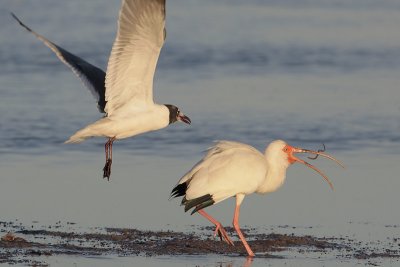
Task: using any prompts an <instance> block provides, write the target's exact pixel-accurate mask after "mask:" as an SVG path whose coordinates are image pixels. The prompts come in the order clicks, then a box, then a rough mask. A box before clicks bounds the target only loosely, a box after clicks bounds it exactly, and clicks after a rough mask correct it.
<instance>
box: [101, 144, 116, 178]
mask: <svg viewBox="0 0 400 267" xmlns="http://www.w3.org/2000/svg"><path fill="white" fill-rule="evenodd" d="M114 140H115V137H112V138H109V139H108V141H107V142H106V144H105V145H104V150H105V153H106V164H105V165H104V168H103V178H107V180H109V179H110V175H111V164H112V145H113V142H114Z"/></svg>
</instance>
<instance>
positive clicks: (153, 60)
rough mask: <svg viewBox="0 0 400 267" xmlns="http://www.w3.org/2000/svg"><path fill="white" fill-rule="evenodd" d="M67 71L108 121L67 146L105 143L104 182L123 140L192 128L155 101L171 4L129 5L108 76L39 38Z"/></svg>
mask: <svg viewBox="0 0 400 267" xmlns="http://www.w3.org/2000/svg"><path fill="white" fill-rule="evenodd" d="M11 15H12V16H13V17H14V19H16V20H17V21H18V22H19V24H20V25H21V26H22V27H24V28H25V29H26V30H28V31H29V32H31V33H32V34H34V35H35V36H36V37H37V38H38V39H39V40H41V41H42V42H43V43H44V44H45V45H46V46H48V47H49V48H50V49H51V50H52V51H53V52H54V53H55V54H56V55H57V57H58V58H59V59H60V60H61V61H62V62H63V63H64V64H65V65H67V66H68V67H69V68H70V69H71V70H72V71H73V72H74V73H75V74H76V75H77V76H78V77H79V78H80V79H81V80H82V81H83V83H84V84H85V85H86V87H87V88H88V89H89V90H90V91H91V93H92V94H93V95H94V96H95V97H96V99H97V106H98V109H99V111H100V112H102V113H105V115H104V117H102V118H101V119H99V120H98V121H96V122H94V123H91V124H89V125H87V126H86V127H84V128H83V129H81V130H79V131H77V132H76V133H75V134H73V135H72V136H71V137H70V138H69V139H68V140H67V141H66V142H65V143H80V142H83V141H84V140H85V139H87V138H90V137H105V138H107V142H106V143H105V154H106V163H105V166H104V168H103V178H107V179H109V178H110V175H111V164H112V145H113V142H114V141H115V140H117V139H123V138H127V137H131V136H136V135H138V134H142V133H146V132H150V131H155V130H159V129H162V128H164V127H167V126H168V125H169V124H172V123H174V122H176V121H181V122H184V123H187V124H190V123H191V120H190V118H189V117H187V116H186V115H184V114H183V112H182V111H181V110H180V109H179V108H178V107H176V106H175V105H170V104H165V105H160V104H157V103H154V101H153V78H154V72H155V69H156V65H157V61H158V57H159V55H160V51H161V48H162V46H163V44H164V41H165V37H166V31H165V0H123V1H122V6H121V9H120V12H119V20H118V30H117V36H116V39H115V41H114V44H113V47H112V50H111V55H110V58H109V61H108V66H107V72H106V73H105V72H104V71H103V70H101V69H100V68H98V67H96V66H93V65H92V64H90V63H88V62H87V61H85V60H83V59H82V58H80V57H78V56H76V55H74V54H72V53H70V52H68V51H67V50H65V49H63V48H61V47H60V46H58V45H56V44H55V43H53V42H51V41H49V40H48V39H46V38H45V37H43V36H41V35H39V34H38V33H36V32H34V31H33V30H32V29H30V28H29V27H28V26H26V25H25V24H24V23H22V22H21V20H19V19H18V18H17V17H16V16H15V15H14V14H11Z"/></svg>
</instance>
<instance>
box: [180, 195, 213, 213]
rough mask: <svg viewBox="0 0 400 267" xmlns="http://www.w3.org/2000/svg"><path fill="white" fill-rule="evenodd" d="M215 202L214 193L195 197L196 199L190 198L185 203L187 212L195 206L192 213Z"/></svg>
mask: <svg viewBox="0 0 400 267" xmlns="http://www.w3.org/2000/svg"><path fill="white" fill-rule="evenodd" d="M214 203H215V201H214V199H213V198H212V195H210V194H207V195H204V196H201V197H198V198H194V199H190V200H186V201H185V202H184V203H182V204H184V205H185V212H187V211H188V210H190V209H191V208H195V209H194V210H193V211H192V212H191V214H193V213H195V212H197V211H199V210H201V209H204V208H206V207H208V206H211V205H213V204H214Z"/></svg>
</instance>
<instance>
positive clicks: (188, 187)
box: [171, 140, 343, 257]
mask: <svg viewBox="0 0 400 267" xmlns="http://www.w3.org/2000/svg"><path fill="white" fill-rule="evenodd" d="M296 153H310V154H314V155H319V156H322V157H325V158H328V159H330V160H333V161H335V162H336V163H338V164H339V165H340V166H342V167H343V164H342V163H340V162H339V161H338V160H336V159H335V158H333V157H332V156H329V155H327V154H325V153H323V152H321V151H313V150H308V149H303V148H297V147H293V146H290V145H289V144H287V143H286V142H284V141H282V140H276V141H273V142H272V143H271V144H269V145H268V146H267V148H266V149H265V153H264V154H262V153H261V152H260V151H258V150H257V149H255V148H254V147H252V146H249V145H246V144H243V143H238V142H232V141H220V142H218V143H217V144H216V145H214V146H213V147H211V148H209V149H208V152H207V154H206V155H205V156H204V158H203V159H201V160H200V161H199V162H198V163H197V164H196V165H195V166H194V167H193V168H192V169H191V170H190V171H189V172H187V173H186V174H185V175H184V176H183V177H182V178H181V179H180V180H179V182H178V184H177V185H176V186H175V187H174V188H173V190H172V192H171V197H183V198H182V202H181V204H182V205H184V206H185V212H186V211H188V210H190V209H192V208H193V210H192V214H194V213H195V212H198V213H199V214H200V215H202V216H203V217H205V218H206V219H208V220H209V221H210V222H211V223H213V224H214V225H215V226H216V229H215V232H214V236H216V234H218V235H219V237H220V238H221V240H224V241H225V242H226V243H228V244H230V245H233V242H232V240H231V239H230V238H229V236H228V234H227V233H226V231H225V229H224V228H223V226H222V224H221V223H220V222H219V221H217V220H216V219H214V218H213V217H211V216H210V215H209V214H208V213H206V212H205V211H204V208H206V207H208V206H211V205H214V204H217V203H219V202H221V201H223V200H225V199H227V198H230V197H236V208H235V213H234V217H233V227H234V228H235V230H236V232H237V234H238V236H239V238H240V240H241V241H242V243H243V245H244V247H245V249H246V251H247V254H248V255H249V256H250V257H254V256H255V255H254V252H253V251H252V250H251V248H250V246H249V245H248V243H247V241H246V239H245V237H244V236H243V233H242V232H241V230H240V226H239V212H240V205H241V203H242V201H243V199H244V197H245V196H246V195H249V194H252V193H258V194H266V193H270V192H274V191H276V190H278V189H279V188H280V187H281V186H282V185H283V183H284V181H285V177H286V170H287V168H288V167H289V166H290V165H291V164H293V163H295V162H299V163H302V164H304V165H306V166H307V167H310V168H311V169H313V170H315V171H316V172H318V173H319V174H320V175H322V177H323V178H324V179H325V180H326V181H327V182H328V184H329V186H330V187H331V188H332V189H333V185H332V183H331V182H330V180H329V179H328V177H327V176H326V175H325V174H323V173H322V172H321V171H320V170H319V169H317V168H316V167H314V166H313V165H311V164H309V163H308V162H306V161H304V160H302V159H300V158H298V157H296V156H295V154H296Z"/></svg>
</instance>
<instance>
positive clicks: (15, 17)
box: [10, 12, 32, 32]
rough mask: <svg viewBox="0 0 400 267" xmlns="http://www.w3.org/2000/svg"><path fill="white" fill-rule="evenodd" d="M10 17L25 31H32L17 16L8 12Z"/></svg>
mask: <svg viewBox="0 0 400 267" xmlns="http://www.w3.org/2000/svg"><path fill="white" fill-rule="evenodd" d="M10 15H11V16H12V17H13V18H14V19H15V20H16V21H17V22H18V23H19V24H20V25H21V26H22V27H24V28H25V29H26V30H28V31H30V32H31V31H32V30H31V28H29V27H28V26H26V25H25V24H24V23H23V22H22V21H21V20H20V19H19V18H18V17H17V15H15V14H14V13H13V12H10Z"/></svg>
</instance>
